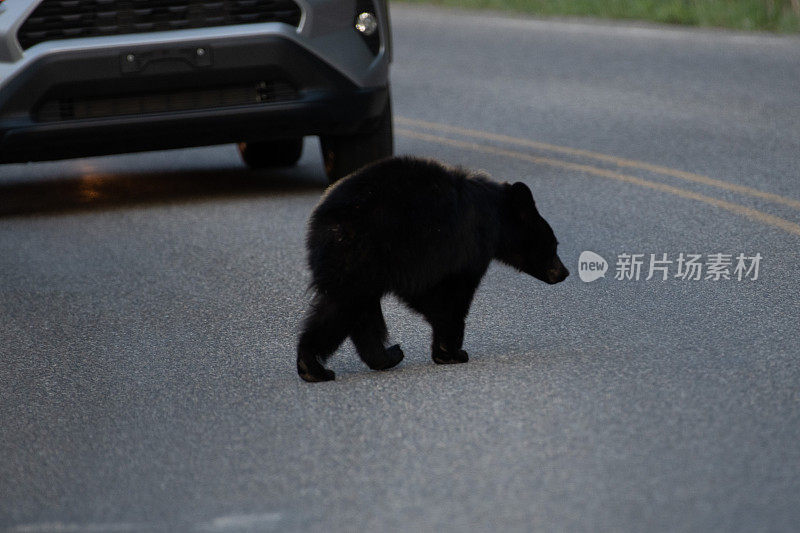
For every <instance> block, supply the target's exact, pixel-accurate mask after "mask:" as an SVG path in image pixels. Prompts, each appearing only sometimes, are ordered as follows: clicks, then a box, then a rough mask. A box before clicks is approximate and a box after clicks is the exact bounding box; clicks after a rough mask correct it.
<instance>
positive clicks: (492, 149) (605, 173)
mask: <svg viewBox="0 0 800 533" xmlns="http://www.w3.org/2000/svg"><path fill="white" fill-rule="evenodd" d="M394 120H395V123H396V124H397V125H399V126H406V127H411V128H417V129H414V130H411V129H406V128H403V127H399V128H396V129H395V132H396V133H397V134H399V135H402V136H405V137H410V138H413V139H418V140H422V141H426V142H433V143H438V144H444V145H447V146H453V147H456V148H463V149H466V150H471V151H476V152H483V153H488V154H493V155H499V156H503V157H510V158H513V159H520V160H523V161H529V162H531V163H535V164H539V165H548V166H552V167H558V168H564V169H568V170H574V171H576V172H582V173H585V174H590V175H594V176H600V177H603V178H608V179H613V180H616V181H621V182H624V183H630V184H633V185H638V186H640V187H646V188H648V189H652V190H656V191H661V192H666V193H669V194H674V195H676V196H680V197H681V198H688V199H690V200H696V201H698V202H703V203H706V204H709V205H713V206H714V207H718V208H720V209H725V210H727V211H730V212H732V213H736V214H737V215H742V216H746V217H748V218H750V219H752V220H757V221H758V222H762V223H764V224H768V225H770V226H773V227H777V228H780V229H782V230H784V231H786V232H788V233H792V234H794V235H798V236H800V224H796V223H794V222H791V221H789V220H786V219H784V218H781V217H777V216H774V215H770V214H769V213H765V212H763V211H759V210H758V209H753V208H751V207H747V206H744V205H741V204H736V203H733V202H728V201H727V200H721V199H719V198H714V197H713V196H707V195H705V194H700V193H696V192H694V191H690V190H688V189H682V188H680V187H674V186H672V185H667V184H664V183H661V182H658V181H651V180H647V179H644V178H640V177H637V176H632V175H629V174H623V173H621V172H617V171H614V170H608V169H605V168H600V167H595V166H591V165H585V164H580V163H573V162H571V161H566V160H562V159H554V158H552V157H544V156H537V155H532V154H529V153H527V152H520V151H517V150H509V149H506V148H500V147H498V146H495V145H491V144H482V143H478V142H474V141H463V140H458V139H452V138H450V137H443V136H441V135H435V134H433V133H423V132H421V131H418V129H424V130H428V131H434V132H442V133H448V134H455V135H458V136H461V137H466V138H470V139H480V140H486V141H491V142H495V143H503V144H510V145H514V146H521V147H524V148H532V149H534V150H538V151H543V152H552V153H558V154H564V155H569V156H573V157H582V158H585V159H593V160H595V161H601V162H604V163H611V164H613V165H616V166H618V167H623V168H635V169H638V170H644V171H647V172H652V173H655V174H661V175H664V176H670V177H673V178H678V179H681V180H684V181H689V182H692V183H698V184H701V185H706V186H710V187H716V188H719V189H724V190H727V191H731V192H735V193H738V194H743V195H747V196H751V197H754V198H759V199H761V200H766V201H769V202H773V203H779V204H782V205H785V206H788V207H793V208H795V209H800V201H798V200H794V199H792V198H787V197H785V196H781V195H779V194H773V193H769V192H764V191H760V190H758V189H754V188H752V187H747V186H744V185H738V184H735V183H729V182H726V181H722V180H717V179H714V178H710V177H708V176H703V175H700V174H695V173H692V172H685V171H682V170H677V169H673V168H669V167H662V166H659V165H652V164H650V163H646V162H643V161H635V160H632V159H624V158H621V157H616V156H612V155H607V154H602V153H598V152H592V151H589V150H579V149H576V148H569V147H567V146H558V145H554V144H547V143H541V142H536V141H531V140H528V139H521V138H518V137H510V136H508V135H500V134H497V133H489V132H485V131H479V130H473V129H468V128H460V127H457V126H450V125H446V124H439V123H436V122H427V121H424V120H416V119H410V118H405V117H395V119H394Z"/></svg>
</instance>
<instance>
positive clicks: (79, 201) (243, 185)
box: [0, 166, 326, 218]
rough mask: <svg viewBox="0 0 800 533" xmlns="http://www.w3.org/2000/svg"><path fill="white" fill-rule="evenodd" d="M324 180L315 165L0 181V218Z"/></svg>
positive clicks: (293, 188) (294, 187)
mask: <svg viewBox="0 0 800 533" xmlns="http://www.w3.org/2000/svg"><path fill="white" fill-rule="evenodd" d="M325 186H326V181H325V178H324V176H321V175H319V172H318V171H317V170H316V169H314V168H311V167H302V166H301V167H296V168H290V169H277V170H263V171H254V170H249V169H246V168H229V169H213V170H191V171H180V170H169V171H141V172H121V173H113V172H111V173H92V174H87V175H81V174H79V173H77V172H75V171H74V170H73V171H72V172H71V174H68V175H65V176H64V177H59V178H58V179H53V178H47V179H42V180H35V181H34V180H31V181H24V182H20V181H16V182H12V183H2V182H0V218H5V217H17V216H25V215H38V214H45V213H61V212H75V211H95V210H103V209H114V208H119V207H130V206H136V205H151V204H152V205H155V204H168V203H174V202H193V201H203V200H208V199H214V198H231V197H240V196H241V197H245V196H248V197H249V196H254V195H262V196H275V195H281V194H292V193H299V192H304V191H314V190H316V191H322V190H323V189H324V188H325Z"/></svg>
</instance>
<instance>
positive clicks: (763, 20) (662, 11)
mask: <svg viewBox="0 0 800 533" xmlns="http://www.w3.org/2000/svg"><path fill="white" fill-rule="evenodd" d="M403 1H405V2H411V3H426V4H434V5H444V6H454V7H465V8H473V9H496V10H507V11H515V12H519V13H528V14H531V15H542V16H589V17H598V18H607V19H632V20H645V21H651V22H661V23H667V24H685V25H690V26H715V27H721V28H732V29H737V30H766V31H775V32H787V33H789V32H800V0H403Z"/></svg>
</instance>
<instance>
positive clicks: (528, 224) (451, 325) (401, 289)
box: [297, 157, 569, 381]
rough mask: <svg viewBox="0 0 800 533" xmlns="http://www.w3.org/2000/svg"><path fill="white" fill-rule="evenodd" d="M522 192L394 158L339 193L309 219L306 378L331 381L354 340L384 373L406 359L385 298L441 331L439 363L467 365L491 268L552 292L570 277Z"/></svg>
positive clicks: (518, 186)
mask: <svg viewBox="0 0 800 533" xmlns="http://www.w3.org/2000/svg"><path fill="white" fill-rule="evenodd" d="M557 245H558V242H557V241H556V237H555V235H554V234H553V230H552V229H551V228H550V225H549V224H548V223H547V221H545V219H543V218H542V217H541V215H539V212H538V211H537V209H536V204H535V203H534V201H533V195H532V194H531V191H530V189H529V188H528V186H527V185H525V184H524V183H514V184H513V185H512V184H510V183H498V182H495V181H492V180H491V179H489V178H488V177H487V176H485V175H482V174H480V173H473V172H469V171H467V170H464V169H462V168H454V167H449V166H445V165H443V164H440V163H437V162H435V161H432V160H425V159H418V158H412V157H394V158H389V159H384V160H382V161H378V162H377V163H373V164H371V165H368V166H366V167H364V168H362V169H360V170H358V171H356V172H354V173H353V174H350V175H349V176H347V177H345V178H344V179H342V180H341V181H339V182H337V183H336V184H334V185H332V186H331V187H330V188H329V189H328V190H327V191H326V192H325V194H324V195H323V197H322V199H321V200H320V202H319V204H318V205H317V207H316V208H315V209H314V212H313V213H312V215H311V219H310V221H309V228H308V235H307V248H308V265H309V267H310V269H311V274H312V282H311V286H312V288H313V290H314V293H315V294H314V297H313V301H312V304H311V308H310V310H309V312H308V314H307V316H306V318H305V322H304V324H303V330H302V333H301V334H300V339H299V343H298V346H297V372H298V374H300V377H301V378H303V379H304V380H306V381H330V380H332V379H334V377H335V376H334V373H333V371H331V370H329V369H327V368H325V367H324V366H323V364H324V362H325V361H326V360H327V359H328V357H330V356H331V354H332V353H333V352H334V351H336V349H337V348H338V347H339V345H341V343H342V342H343V341H344V340H345V338H347V337H348V336H349V337H350V338H351V340H352V341H353V344H354V345H355V348H356V351H357V352H358V355H359V357H361V359H362V360H363V361H364V362H365V363H366V364H367V366H369V367H370V368H372V369H374V370H385V369H388V368H392V367H393V366H395V365H397V364H398V363H399V362H400V361H401V360H402V359H403V352H402V350H401V349H400V347H399V346H398V345H394V346H391V347H389V348H387V347H386V339H387V332H386V323H385V322H384V320H383V313H382V311H381V298H382V297H383V296H384V295H386V294H388V293H393V294H395V295H396V296H397V297H398V298H400V300H402V301H403V302H405V303H406V304H407V305H408V306H409V307H410V308H411V309H413V310H415V311H417V312H419V313H420V314H422V316H423V317H425V319H426V320H427V321H428V322H429V323H430V325H431V326H432V328H433V342H432V345H431V355H432V357H433V360H434V362H436V363H439V364H450V363H466V362H467V359H468V358H467V353H466V352H465V351H464V350H462V349H461V345H462V342H463V340H464V320H465V319H466V316H467V313H468V312H469V307H470V304H471V303H472V297H473V295H474V294H475V289H477V288H478V284H479V283H480V281H481V278H482V277H483V275H484V274H485V273H486V269H487V268H488V267H489V263H490V262H491V261H492V259H497V260H499V261H501V262H503V263H505V264H508V265H510V266H512V267H515V268H516V269H518V270H520V271H522V272H524V273H526V274H530V275H531V276H533V277H535V278H537V279H540V280H542V281H544V282H547V283H550V284H553V283H558V282H560V281H563V280H564V279H565V278H566V277H567V276H568V275H569V272H568V271H567V269H566V268H565V267H564V265H563V264H562V263H561V260H560V259H559V257H558V255H557V254H556V246H557Z"/></svg>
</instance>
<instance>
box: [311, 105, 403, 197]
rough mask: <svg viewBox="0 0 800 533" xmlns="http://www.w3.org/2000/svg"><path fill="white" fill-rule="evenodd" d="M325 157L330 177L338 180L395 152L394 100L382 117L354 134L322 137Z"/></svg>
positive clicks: (321, 143) (321, 141) (323, 155)
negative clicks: (393, 128) (393, 127)
mask: <svg viewBox="0 0 800 533" xmlns="http://www.w3.org/2000/svg"><path fill="white" fill-rule="evenodd" d="M320 145H321V147H322V160H323V162H324V163H325V173H326V174H327V175H328V180H329V181H330V182H331V183H335V182H336V181H337V180H339V179H341V178H343V177H344V176H346V175H348V174H350V173H351V172H353V171H355V170H358V169H359V168H361V167H363V166H364V165H366V164H368V163H372V162H373V161H377V160H379V159H383V158H386V157H391V156H392V154H394V134H393V131H392V105H391V100H389V101H387V102H386V107H385V108H384V110H383V112H382V113H381V114H380V116H379V117H378V118H377V119H376V120H374V121H371V122H370V124H369V125H368V126H367V127H365V128H364V129H362V130H361V131H359V132H358V133H356V134H354V135H327V136H322V137H320Z"/></svg>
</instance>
